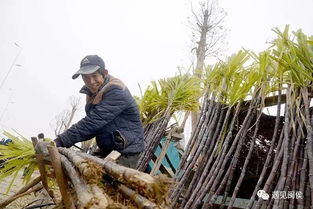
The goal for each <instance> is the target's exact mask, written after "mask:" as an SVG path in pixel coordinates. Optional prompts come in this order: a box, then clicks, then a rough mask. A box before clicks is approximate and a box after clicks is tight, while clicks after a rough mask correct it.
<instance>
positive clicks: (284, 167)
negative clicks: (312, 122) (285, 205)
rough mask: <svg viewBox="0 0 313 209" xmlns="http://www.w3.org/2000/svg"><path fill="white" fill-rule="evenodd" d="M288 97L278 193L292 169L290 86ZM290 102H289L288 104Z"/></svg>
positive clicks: (277, 204)
mask: <svg viewBox="0 0 313 209" xmlns="http://www.w3.org/2000/svg"><path fill="white" fill-rule="evenodd" d="M286 96H287V102H286V105H285V121H284V122H285V124H284V125H285V126H284V129H283V131H284V141H283V152H284V155H283V162H282V166H281V171H280V178H279V181H278V186H277V191H282V190H283V189H284V186H285V182H286V175H287V169H288V168H290V167H289V166H288V161H289V141H290V140H289V135H290V133H289V132H290V114H291V104H289V103H290V97H291V87H290V85H289V86H288V90H287V93H286ZM288 101H289V102H288ZM279 202H280V199H276V200H275V201H274V205H273V209H277V208H278V206H279Z"/></svg>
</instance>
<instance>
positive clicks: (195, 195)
mask: <svg viewBox="0 0 313 209" xmlns="http://www.w3.org/2000/svg"><path fill="white" fill-rule="evenodd" d="M240 106H241V102H238V103H237V106H236V111H235V114H234V117H233V118H232V120H231V122H230V127H229V129H228V134H227V136H226V138H225V142H224V144H223V147H222V151H221V153H220V154H219V155H218V156H217V159H216V160H215V162H214V164H213V166H212V167H211V169H210V171H209V170H207V171H209V173H208V174H207V172H205V174H204V175H202V177H203V178H204V181H203V183H202V184H198V185H197V188H196V190H197V191H199V192H196V193H193V196H192V198H190V202H191V203H192V204H199V203H200V202H201V201H202V199H203V198H204V195H205V194H206V191H207V190H208V188H209V187H210V185H209V182H210V179H211V178H212V176H213V175H214V172H215V171H216V170H217V169H216V168H217V166H218V165H219V164H220V162H221V160H220V159H221V158H222V157H223V152H225V151H224V150H226V149H227V148H228V144H229V142H230V139H231V136H232V131H233V129H234V127H235V121H236V118H237V116H238V114H239V110H240ZM213 154H214V153H213ZM212 157H214V155H212ZM194 198H196V199H195V200H194Z"/></svg>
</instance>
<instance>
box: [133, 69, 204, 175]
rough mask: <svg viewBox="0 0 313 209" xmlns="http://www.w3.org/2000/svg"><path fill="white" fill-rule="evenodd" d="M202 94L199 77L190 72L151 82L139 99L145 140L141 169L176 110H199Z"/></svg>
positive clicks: (139, 165)
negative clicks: (199, 100)
mask: <svg viewBox="0 0 313 209" xmlns="http://www.w3.org/2000/svg"><path fill="white" fill-rule="evenodd" d="M200 96H201V91H200V80H199V79H198V78H196V77H194V76H192V75H189V74H179V75H177V76H175V77H172V78H167V79H161V80H159V82H158V83H156V82H152V84H151V86H148V88H147V90H146V91H145V93H144V95H143V96H142V98H141V99H138V105H139V108H140V113H141V120H142V122H143V124H144V129H145V132H144V141H145V144H146V149H145V151H144V152H143V153H142V154H141V156H140V160H139V163H138V166H137V169H138V170H141V171H144V170H145V169H146V168H147V166H148V164H149V162H150V160H151V158H152V156H153V153H154V151H155V149H156V147H157V146H158V144H159V143H160V141H161V139H162V137H164V136H165V131H166V129H167V127H168V126H169V124H168V123H169V121H170V119H171V118H172V116H173V114H174V113H175V112H177V111H183V110H186V111H194V110H197V109H198V108H199V104H198V99H199V97H200Z"/></svg>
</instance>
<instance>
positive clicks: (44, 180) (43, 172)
mask: <svg viewBox="0 0 313 209" xmlns="http://www.w3.org/2000/svg"><path fill="white" fill-rule="evenodd" d="M31 140H32V143H33V146H34V149H35V153H36V154H35V156H36V160H37V164H38V169H39V173H40V177H41V182H42V185H43V187H44V188H45V190H46V191H47V192H48V194H49V196H50V197H51V198H52V199H53V197H54V195H53V191H52V190H50V189H49V186H48V180H47V171H46V167H45V164H44V155H45V154H46V153H43V151H42V150H41V149H40V142H38V139H37V137H31ZM37 145H39V147H38V148H39V149H38V148H37V149H36V147H37Z"/></svg>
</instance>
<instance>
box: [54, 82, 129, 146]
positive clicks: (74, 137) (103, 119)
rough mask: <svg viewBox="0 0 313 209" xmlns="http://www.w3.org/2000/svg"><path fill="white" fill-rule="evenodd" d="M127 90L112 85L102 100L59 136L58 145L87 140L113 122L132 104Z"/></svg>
mask: <svg viewBox="0 0 313 209" xmlns="http://www.w3.org/2000/svg"><path fill="white" fill-rule="evenodd" d="M128 97H129V96H128V95H127V93H126V91H125V90H123V89H121V88H120V87H117V86H112V87H111V88H110V89H108V91H107V92H106V93H105V94H104V95H103V98H102V101H101V102H100V103H99V104H97V105H96V107H95V108H94V109H93V110H91V111H90V112H89V114H88V115H87V116H86V117H84V118H83V119H81V120H80V121H78V122H77V123H76V124H73V125H72V126H71V127H70V128H69V129H68V130H66V131H65V132H64V133H62V134H60V135H59V136H58V139H56V140H55V141H56V143H57V145H58V146H62V147H71V146H72V145H73V144H75V143H77V142H81V141H86V140H88V139H90V138H92V137H93V136H95V135H96V133H97V132H98V131H99V130H101V128H103V127H104V126H105V125H107V124H108V123H109V122H111V121H112V120H113V119H114V118H115V117H116V116H118V115H119V114H120V113H121V112H122V111H123V110H124V109H125V108H127V106H128V105H129V104H130V99H129V98H128Z"/></svg>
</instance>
